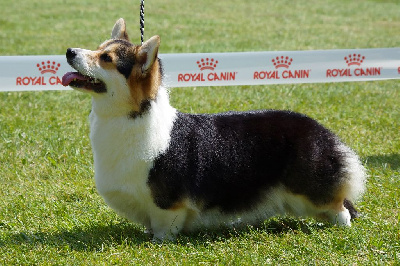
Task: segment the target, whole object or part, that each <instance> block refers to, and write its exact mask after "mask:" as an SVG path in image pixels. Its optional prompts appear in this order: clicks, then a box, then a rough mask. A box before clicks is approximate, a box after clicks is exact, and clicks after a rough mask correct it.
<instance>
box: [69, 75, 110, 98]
mask: <svg viewBox="0 0 400 266" xmlns="http://www.w3.org/2000/svg"><path fill="white" fill-rule="evenodd" d="M62 85H63V86H71V87H74V88H78V89H86V90H91V91H94V92H97V93H100V92H106V91H107V90H106V84H104V82H102V81H101V80H99V79H96V78H92V77H89V76H85V75H82V74H81V73H79V72H68V73H66V74H65V75H64V76H63V77H62Z"/></svg>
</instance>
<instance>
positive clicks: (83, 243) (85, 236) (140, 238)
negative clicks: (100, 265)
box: [0, 221, 151, 251]
mask: <svg viewBox="0 0 400 266" xmlns="http://www.w3.org/2000/svg"><path fill="white" fill-rule="evenodd" d="M150 240H151V238H150V236H149V235H148V234H146V233H144V231H143V230H142V228H141V227H139V226H135V225H133V224H131V223H129V222H124V221H122V222H119V223H113V224H109V225H97V224H92V225H89V226H86V227H76V228H73V229H70V230H60V231H55V232H43V231H41V232H33V233H32V232H29V233H27V232H20V233H14V234H8V235H7V234H5V237H3V239H1V240H0V246H5V245H10V244H11V245H27V246H37V245H38V244H39V245H43V246H53V247H60V248H61V247H66V246H67V247H68V248H70V249H71V250H78V251H102V250H103V249H104V248H109V247H112V246H119V245H127V246H131V245H132V246H133V245H139V244H141V243H145V242H148V241H150Z"/></svg>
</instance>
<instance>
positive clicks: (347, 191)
mask: <svg viewBox="0 0 400 266" xmlns="http://www.w3.org/2000/svg"><path fill="white" fill-rule="evenodd" d="M339 147H340V152H341V153H342V154H343V157H342V158H343V162H342V163H343V174H344V178H343V193H344V196H345V199H344V201H343V205H344V207H345V208H346V209H347V210H348V211H349V213H350V216H351V218H352V219H354V218H357V217H359V216H360V214H359V212H358V211H357V210H356V208H355V207H354V205H353V202H355V201H357V200H358V199H359V198H360V197H361V196H362V194H363V193H364V191H365V183H366V180H367V174H366V170H365V168H364V166H363V165H362V163H361V161H360V159H359V158H358V156H357V155H356V154H355V153H354V152H353V151H352V150H351V149H350V148H349V147H347V146H345V145H344V144H341V145H340V146H339Z"/></svg>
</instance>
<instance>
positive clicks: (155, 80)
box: [128, 47, 161, 111]
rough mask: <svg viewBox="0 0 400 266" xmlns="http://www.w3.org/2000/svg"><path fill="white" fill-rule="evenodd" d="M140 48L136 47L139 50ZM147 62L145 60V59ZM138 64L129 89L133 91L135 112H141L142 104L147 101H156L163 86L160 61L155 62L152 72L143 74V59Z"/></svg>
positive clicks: (130, 79)
mask: <svg viewBox="0 0 400 266" xmlns="http://www.w3.org/2000/svg"><path fill="white" fill-rule="evenodd" d="M137 48H138V47H136V49H137ZM144 61H145V59H144ZM137 62H139V64H136V65H135V66H134V67H133V69H132V73H131V75H130V77H129V79H128V84H129V88H130V91H131V95H132V99H133V104H134V110H133V111H139V109H140V104H141V103H142V102H143V101H145V100H154V99H155V98H156V95H157V93H158V88H159V87H160V85H161V74H160V72H159V63H158V60H156V61H155V62H154V64H153V65H152V67H151V71H150V72H148V73H142V68H141V66H142V63H141V62H143V58H137Z"/></svg>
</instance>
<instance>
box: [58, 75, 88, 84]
mask: <svg viewBox="0 0 400 266" xmlns="http://www.w3.org/2000/svg"><path fill="white" fill-rule="evenodd" d="M74 79H78V80H88V79H89V78H88V77H85V76H84V75H82V74H80V73H78V72H68V73H65V75H64V76H63V77H62V85H63V86H68V85H69V84H70V83H71V82H72V81H73V80H74Z"/></svg>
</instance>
